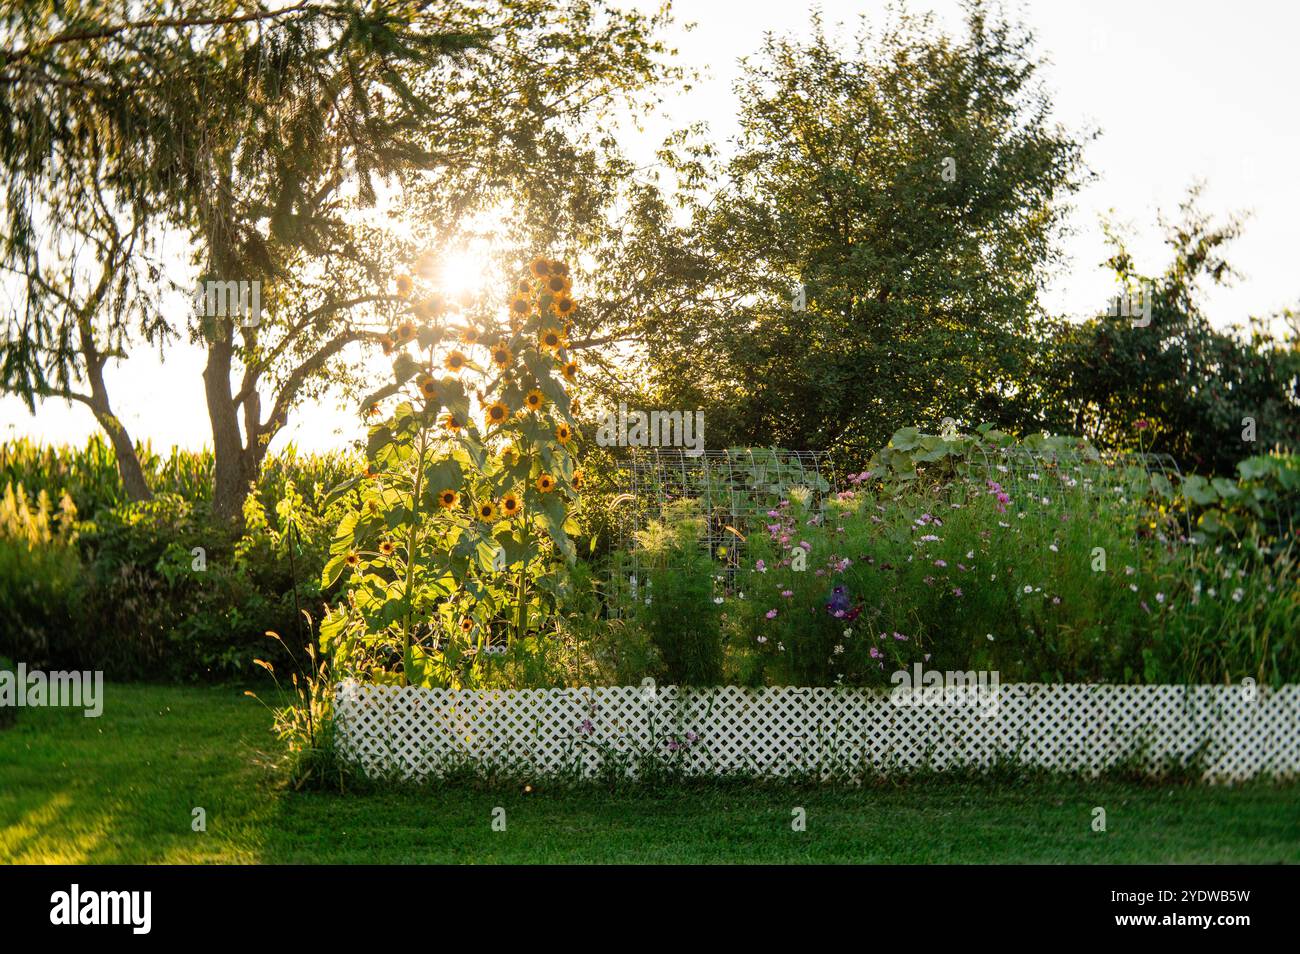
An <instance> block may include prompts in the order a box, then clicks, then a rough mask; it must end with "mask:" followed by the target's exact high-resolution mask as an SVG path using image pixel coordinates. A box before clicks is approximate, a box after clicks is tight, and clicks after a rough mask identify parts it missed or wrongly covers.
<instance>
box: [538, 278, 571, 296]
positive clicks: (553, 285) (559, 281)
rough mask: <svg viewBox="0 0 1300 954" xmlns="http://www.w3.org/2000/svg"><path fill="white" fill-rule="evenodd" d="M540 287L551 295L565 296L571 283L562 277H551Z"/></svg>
mask: <svg viewBox="0 0 1300 954" xmlns="http://www.w3.org/2000/svg"><path fill="white" fill-rule="evenodd" d="M542 287H543V288H544V289H546V290H547V291H548V292H550V293H551V294H552V295H567V294H569V289H570V288H572V287H573V283H572V282H571V281H569V280H568V279H567V278H565V277H564V276H563V275H552V276H551V277H550V278H548V279H546V281H545V282H544V283H543V284H542Z"/></svg>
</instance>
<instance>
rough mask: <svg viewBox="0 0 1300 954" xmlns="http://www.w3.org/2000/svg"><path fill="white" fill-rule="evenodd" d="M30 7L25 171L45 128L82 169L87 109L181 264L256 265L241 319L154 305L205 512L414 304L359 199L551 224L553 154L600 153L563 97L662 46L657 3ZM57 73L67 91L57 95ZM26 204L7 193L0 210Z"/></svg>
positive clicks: (639, 75) (629, 69) (577, 94)
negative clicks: (117, 17)
mask: <svg viewBox="0 0 1300 954" xmlns="http://www.w3.org/2000/svg"><path fill="white" fill-rule="evenodd" d="M46 14H47V15H46V17H45V18H44V19H40V18H35V19H33V18H23V19H22V23H23V25H24V27H25V28H26V30H27V31H28V32H29V33H32V32H34V33H36V34H37V35H35V36H32V37H29V38H28V39H27V40H26V42H25V43H24V44H23V45H21V46H18V47H15V48H13V49H10V50H8V51H6V52H5V53H4V54H3V56H4V59H3V61H2V62H0V78H3V79H4V80H5V81H6V83H5V88H6V89H8V90H10V98H11V99H12V100H14V101H18V100H19V99H21V97H22V96H30V95H32V93H31V91H33V90H34V91H35V95H36V96H37V97H38V98H41V99H42V102H41V108H42V109H43V110H44V111H46V112H47V113H48V114H49V115H52V116H54V117H56V118H55V120H54V122H53V123H52V124H51V125H52V127H53V128H52V130H50V131H49V132H42V130H40V129H39V128H37V124H35V123H34V122H33V121H32V119H31V116H30V113H18V112H17V111H15V113H14V114H13V115H14V116H15V117H16V118H14V119H13V125H12V126H11V134H12V140H13V142H15V143H16V144H17V145H16V147H15V148H14V149H13V150H12V151H11V154H10V156H9V160H8V161H9V162H10V164H11V168H14V169H17V170H20V171H21V172H22V173H23V174H24V175H25V176H28V177H31V176H33V175H43V176H44V184H45V186H46V187H48V186H49V184H50V183H51V182H52V181H53V180H54V176H53V175H52V174H51V173H50V171H49V170H48V168H47V167H44V166H41V165H40V163H39V162H34V161H32V156H34V155H35V154H36V153H38V152H39V150H41V149H42V148H43V144H44V141H45V140H44V139H43V135H51V134H52V135H54V136H55V137H57V138H58V139H59V140H60V144H61V145H63V146H65V147H66V149H65V150H63V151H60V152H59V153H57V157H58V161H60V162H66V163H67V164H68V165H69V168H70V170H71V171H69V172H68V173H67V175H69V176H72V175H75V174H78V173H80V174H81V175H85V176H90V175H93V171H94V168H95V163H96V162H97V161H102V156H101V155H100V154H99V153H98V152H96V151H95V150H92V149H90V148H89V147H88V146H87V145H86V144H84V143H83V142H81V141H80V140H79V139H78V138H77V134H76V130H77V129H78V128H84V127H96V128H98V127H103V128H106V129H107V130H109V131H110V134H111V137H110V138H108V139H107V141H106V142H101V143H100V144H99V147H98V148H99V149H100V150H104V149H107V150H109V152H110V156H111V160H112V161H115V162H116V163H117V164H118V172H117V176H116V179H117V181H120V182H121V188H119V190H118V197H119V200H120V201H121V202H122V203H123V204H124V205H125V206H126V207H127V208H130V209H131V210H133V211H136V212H140V211H142V210H143V212H144V214H145V218H146V220H147V222H148V226H149V228H150V229H151V230H152V231H153V234H155V235H156V234H160V233H161V232H163V231H165V230H173V231H178V232H180V233H181V234H182V235H184V236H186V237H187V238H188V239H189V241H190V242H191V245H192V262H193V271H194V272H197V275H196V277H197V280H198V282H199V283H201V284H202V283H208V282H218V283H228V282H248V283H250V285H249V287H252V284H251V283H254V282H257V283H259V286H258V287H261V288H263V291H264V294H263V296H262V298H263V305H264V311H263V315H262V317H261V320H260V321H258V322H256V323H252V322H249V321H246V320H238V319H239V316H237V315H232V314H228V313H226V312H224V311H221V312H219V313H218V314H201V315H198V316H192V317H191V318H190V319H189V320H187V321H186V322H185V323H183V324H182V323H180V322H176V321H174V320H173V321H172V322H169V324H168V328H167V331H168V332H169V333H172V334H176V333H182V332H188V333H189V334H190V335H191V337H192V338H194V339H195V340H199V341H202V342H203V344H204V347H205V348H206V351H207V362H206V367H205V369H204V373H203V379H204V390H205V396H206V401H207V408H208V414H209V417H210V422H211V427H212V435H213V448H214V452H215V461H216V476H215V482H216V483H215V488H214V495H213V501H214V510H215V512H216V513H217V514H218V515H219V516H222V517H234V516H235V515H237V513H238V510H239V506H240V502H241V501H242V498H243V494H244V491H245V490H246V488H247V485H248V482H249V481H250V480H251V479H253V477H255V475H256V473H257V469H258V467H259V466H260V463H261V461H262V458H263V456H264V455H265V453H266V449H267V446H268V444H269V442H270V440H271V439H272V438H273V437H274V436H275V434H276V433H278V432H279V430H280V429H281V428H283V427H284V425H285V423H286V422H287V420H288V416H289V414H290V412H291V411H292V409H293V407H294V406H295V405H296V404H297V403H298V402H299V401H301V400H302V399H303V398H304V397H305V396H306V395H308V394H310V393H313V389H315V390H319V389H320V388H321V387H323V386H324V384H325V383H326V382H327V381H329V380H330V379H331V377H335V376H339V375H342V374H343V373H344V371H345V358H348V359H351V360H355V359H356V358H357V356H358V352H357V350H356V349H355V348H354V347H353V346H355V345H357V344H359V343H364V342H367V341H368V342H371V343H372V344H374V343H378V342H379V341H381V340H382V339H383V337H384V334H385V331H386V329H390V328H392V327H393V326H394V325H395V324H396V322H397V320H398V319H399V317H400V316H410V317H413V318H415V319H416V320H420V321H427V320H428V319H430V318H431V317H433V313H434V311H435V310H436V308H437V305H436V303H435V302H433V301H431V300H428V299H415V300H411V299H408V297H407V295H406V294H405V293H403V292H402V291H401V290H399V289H397V288H395V287H394V285H393V282H392V279H393V277H394V276H395V275H397V274H399V273H401V272H403V271H405V270H407V268H409V267H410V266H411V265H412V264H413V262H414V260H415V259H416V251H417V250H416V249H415V248H414V246H413V243H412V242H410V241H403V240H402V239H401V237H400V235H399V234H398V233H397V230H394V229H392V228H390V224H391V223H389V222H388V221H386V220H384V218H382V217H379V216H377V215H376V212H382V209H383V200H385V199H386V200H389V201H391V202H392V203H395V204H397V205H398V206H400V205H401V204H402V203H403V202H407V201H409V202H411V203H413V205H414V206H415V207H416V208H417V209H418V210H419V212H420V213H421V214H422V215H427V216H428V217H429V218H430V219H431V220H432V221H433V222H435V223H439V224H444V225H446V226H447V228H448V230H449V232H450V231H454V229H455V223H456V222H457V221H458V219H459V218H460V217H463V216H464V215H466V214H468V213H470V212H472V211H474V210H481V209H484V208H489V207H492V206H494V205H496V204H497V203H500V202H501V201H503V200H504V199H507V198H510V199H513V200H514V202H515V203H516V205H517V206H518V207H519V209H520V211H519V212H518V213H517V214H518V215H519V217H520V220H521V223H523V224H530V223H531V224H533V225H536V224H538V223H539V221H540V220H541V219H542V218H543V217H550V219H551V221H550V223H549V224H550V226H551V233H550V234H554V233H555V232H560V233H562V232H563V230H564V229H565V228H566V227H568V226H570V225H572V224H573V223H575V222H577V221H578V220H580V219H581V218H582V217H583V216H586V215H590V214H591V205H590V204H589V203H587V202H586V201H585V197H586V195H587V191H586V189H585V184H584V182H583V181H575V176H580V175H583V174H587V173H590V175H591V177H592V179H593V180H594V184H593V186H592V190H593V192H595V193H599V191H600V189H601V188H603V186H602V185H601V181H600V180H601V177H602V176H608V175H610V174H611V173H610V167H609V166H607V165H605V164H602V163H601V162H600V161H599V158H598V156H597V154H598V153H599V151H600V150H601V148H603V147H605V146H607V145H608V143H607V142H606V141H604V140H603V139H602V136H601V126H600V124H599V123H594V124H590V125H589V127H588V128H587V130H586V131H583V129H581V128H579V120H587V119H589V118H590V117H591V115H592V114H593V113H595V112H597V111H599V110H601V109H602V108H605V107H607V106H608V105H609V104H610V103H611V102H612V101H613V100H615V99H617V98H618V97H620V96H631V95H633V94H635V93H636V92H637V91H639V90H641V89H642V88H644V87H646V86H648V85H651V84H653V82H655V81H656V80H657V79H658V78H660V76H661V75H662V67H661V66H660V64H659V55H660V54H661V53H663V52H664V50H663V48H662V46H661V45H660V44H658V43H657V42H656V41H654V40H653V38H652V34H653V33H654V32H655V30H656V29H657V28H658V27H659V25H660V24H661V23H662V16H660V17H654V18H645V17H642V16H640V15H638V14H631V13H622V12H618V11H610V10H607V9H606V8H605V7H604V6H603V4H602V3H600V2H599V0H567V2H554V3H550V2H547V3H533V2H525V0H494V2H489V3H486V4H481V5H477V6H467V5H463V4H459V3H455V2H451V0H443V2H433V3H427V2H419V3H417V2H384V3H378V4H374V3H370V4H364V5H363V4H360V3H352V2H345V3H340V4H330V5H324V4H313V3H299V4H295V5H292V6H289V7H285V8H282V9H281V10H278V11H265V10H262V9H260V8H258V7H254V6H251V5H245V4H242V3H236V2H232V0H210V2H207V3H200V4H195V3H186V4H179V5H176V4H169V3H155V4H151V5H149V14H150V15H145V16H141V17H140V18H137V19H136V20H134V21H132V22H130V23H115V22H108V21H105V20H103V19H102V16H103V15H102V14H95V13H93V12H91V11H89V10H83V9H80V8H78V11H77V15H76V16H75V17H72V18H71V21H73V22H70V23H69V22H60V23H56V22H55V20H56V19H57V18H55V17H54V16H53V14H52V11H46ZM68 77H72V80H71V82H74V83H76V84H83V85H85V86H87V87H88V89H89V90H90V95H81V96H73V95H71V94H70V93H69V92H68V91H67V86H66V84H67V82H69V80H68V79H67V78H68ZM33 167H37V168H35V169H34V168H33ZM566 196H568V198H566ZM20 198H21V197H20ZM29 213H30V206H23V205H22V204H21V202H20V203H19V205H18V207H17V209H11V210H10V215H9V219H10V224H11V226H14V225H21V219H22V216H23V215H24V214H27V215H29ZM29 217H30V216H29ZM11 231H16V229H13V228H11ZM446 237H447V236H446V235H445V234H444V235H442V236H439V237H438V238H439V239H440V240H445V239H446ZM177 284H178V285H179V286H180V287H183V288H193V287H194V283H193V282H178V283H177ZM30 288H31V285H30V283H29V289H30ZM36 291H37V292H38V293H39V291H40V290H39V288H38V289H36ZM245 317H246V316H245ZM17 354H18V357H19V358H22V357H24V354H23V353H22V352H21V350H19V351H18V352H17ZM16 360H17V359H16ZM14 381H15V382H17V386H18V387H22V386H23V384H24V380H23V378H22V376H21V375H16V376H15V378H14ZM264 407H265V409H264Z"/></svg>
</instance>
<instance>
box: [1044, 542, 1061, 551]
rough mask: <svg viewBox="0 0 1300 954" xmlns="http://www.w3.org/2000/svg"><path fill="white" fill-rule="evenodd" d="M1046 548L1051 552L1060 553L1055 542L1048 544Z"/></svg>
mask: <svg viewBox="0 0 1300 954" xmlns="http://www.w3.org/2000/svg"><path fill="white" fill-rule="evenodd" d="M1047 549H1049V550H1051V551H1052V552H1053V553H1060V552H1061V551H1060V549H1059V548H1058V547H1057V546H1056V544H1055V543H1052V544H1049V545H1048V547H1047Z"/></svg>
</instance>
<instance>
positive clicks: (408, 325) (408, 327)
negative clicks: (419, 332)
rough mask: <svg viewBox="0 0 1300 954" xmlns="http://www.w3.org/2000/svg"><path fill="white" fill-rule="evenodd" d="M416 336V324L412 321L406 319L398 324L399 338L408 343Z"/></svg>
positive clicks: (400, 340)
mask: <svg viewBox="0 0 1300 954" xmlns="http://www.w3.org/2000/svg"><path fill="white" fill-rule="evenodd" d="M414 337H415V325H414V323H412V322H409V321H404V322H402V323H401V324H400V325H398V326H397V340H398V341H399V342H401V343H402V344H406V343H407V342H408V341H410V340H411V339H412V338H414Z"/></svg>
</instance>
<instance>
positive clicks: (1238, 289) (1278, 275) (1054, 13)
mask: <svg viewBox="0 0 1300 954" xmlns="http://www.w3.org/2000/svg"><path fill="white" fill-rule="evenodd" d="M654 5H655V4H653V3H651V2H644V3H641V4H640V6H643V7H645V8H647V9H648V8H651V7H653V6H654ZM821 6H822V10H823V14H824V20H825V22H826V23H827V24H832V25H833V24H835V23H837V22H843V23H845V25H846V27H847V31H848V32H851V31H852V30H853V29H855V28H856V18H857V16H858V15H859V14H860V13H866V14H868V16H869V17H870V19H871V20H872V22H879V17H880V16H881V15H883V12H884V10H885V8H886V5H885V3H884V2H883V0H868V2H856V3H854V2H848V0H825V2H823V3H822V5H821ZM912 9H913V11H914V12H918V13H919V12H923V11H925V10H932V11H933V12H934V13H935V14H936V16H937V18H938V19H939V21H940V23H941V24H943V25H945V26H946V27H947V28H948V29H949V30H951V31H954V32H955V31H957V30H958V29H959V28H960V25H961V20H962V15H961V7H960V4H959V3H958V2H956V0H920V2H915V3H913V4H912ZM1009 9H1010V10H1011V11H1012V14H1013V16H1014V17H1016V18H1018V19H1020V20H1021V21H1023V22H1024V23H1025V24H1026V25H1028V26H1029V27H1030V28H1031V29H1032V30H1033V31H1034V32H1035V33H1036V34H1037V39H1038V50H1039V51H1040V53H1042V54H1043V55H1045V56H1046V57H1047V58H1048V59H1049V60H1050V63H1049V65H1048V68H1047V70H1046V72H1045V75H1044V76H1043V80H1044V82H1045V83H1046V84H1047V86H1048V89H1049V90H1050V92H1051V94H1052V96H1053V99H1054V103H1055V108H1056V116H1057V118H1058V119H1059V120H1060V121H1062V122H1063V123H1065V124H1066V125H1067V126H1069V127H1071V128H1073V129H1075V130H1081V129H1083V128H1085V127H1096V128H1099V129H1100V131H1101V137H1100V138H1099V139H1097V140H1095V141H1094V142H1093V143H1092V144H1091V145H1090V146H1089V148H1088V151H1087V153H1086V154H1085V159H1086V161H1087V163H1088V165H1089V167H1090V168H1091V169H1092V170H1093V171H1094V172H1096V173H1097V174H1098V179H1097V181H1096V182H1094V183H1093V184H1092V185H1091V186H1089V187H1088V188H1087V189H1086V190H1085V191H1084V192H1082V193H1080V194H1079V195H1078V196H1077V197H1076V202H1075V205H1076V210H1075V212H1074V214H1073V216H1072V219H1071V227H1072V229H1073V231H1074V234H1073V235H1072V236H1070V237H1069V238H1067V240H1066V243H1065V249H1066V252H1067V254H1068V260H1067V264H1066V267H1065V268H1064V269H1063V272H1062V275H1061V276H1060V278H1059V279H1058V280H1057V281H1056V283H1055V284H1054V286H1053V287H1052V288H1051V290H1050V292H1049V294H1048V297H1047V300H1046V304H1047V306H1048V307H1049V310H1051V311H1054V312H1057V313H1064V314H1075V315H1082V314H1084V313H1091V312H1095V311H1096V310H1097V309H1098V308H1099V307H1100V305H1099V303H1103V302H1104V301H1105V300H1106V298H1107V296H1108V295H1110V294H1112V293H1113V289H1112V288H1111V284H1110V279H1109V278H1108V276H1107V274H1106V273H1105V271H1104V270H1103V269H1102V268H1101V267H1100V263H1101V262H1102V260H1103V259H1104V258H1105V246H1104V243H1103V241H1102V237H1101V231H1100V229H1099V227H1098V222H1099V220H1100V217H1101V215H1103V214H1105V213H1107V212H1108V211H1109V210H1112V209H1114V210H1117V211H1118V213H1119V215H1120V220H1121V221H1123V222H1126V223H1128V224H1129V225H1131V226H1132V227H1133V229H1134V232H1133V233H1132V236H1131V238H1132V242H1131V248H1132V250H1133V251H1134V253H1135V254H1136V256H1137V260H1138V264H1139V267H1141V268H1144V269H1147V270H1149V271H1155V270H1157V269H1158V268H1160V267H1162V266H1163V265H1164V264H1165V261H1166V256H1165V251H1164V249H1163V248H1162V246H1161V243H1160V236H1159V232H1158V229H1157V227H1156V223H1155V213H1156V210H1157V209H1158V208H1160V209H1164V210H1165V211H1166V212H1167V213H1168V214H1174V213H1176V211H1177V205H1178V202H1179V200H1180V199H1181V198H1182V197H1183V195H1184V193H1185V191H1186V188H1187V186H1188V185H1189V184H1190V183H1191V182H1192V181H1193V180H1194V179H1196V178H1201V179H1204V180H1205V182H1206V189H1205V192H1204V194H1203V198H1202V207H1203V208H1204V209H1205V210H1207V211H1209V212H1211V213H1214V214H1222V213H1226V212H1228V211H1239V212H1248V213H1250V218H1249V219H1248V220H1247V222H1246V230H1245V233H1244V235H1243V236H1242V238H1241V239H1239V240H1238V242H1237V243H1236V244H1235V245H1234V246H1233V247H1232V250H1231V255H1230V260H1231V261H1232V262H1233V263H1234V264H1235V265H1236V266H1237V268H1238V269H1239V270H1240V271H1241V272H1243V274H1244V276H1245V277H1244V279H1243V280H1242V281H1241V282H1239V283H1238V284H1237V285H1236V286H1235V287H1233V288H1230V289H1224V290H1219V291H1217V292H1216V293H1214V294H1213V295H1211V297H1210V299H1209V313H1210V315H1211V317H1212V318H1213V319H1214V321H1215V323H1216V324H1220V325H1226V324H1231V323H1236V322H1241V321H1244V320H1245V319H1246V317H1247V316H1249V315H1251V314H1260V315H1263V314H1267V313H1269V312H1272V311H1274V310H1277V309H1280V308H1282V307H1284V306H1287V305H1295V304H1297V302H1300V275H1297V273H1296V270H1295V268H1294V263H1295V262H1296V260H1297V250H1300V178H1298V177H1297V172H1296V170H1295V168H1294V162H1295V161H1296V159H1297V157H1300V109H1297V106H1296V103H1295V102H1294V98H1295V96H1296V94H1297V92H1298V91H1300V83H1297V82H1296V79H1295V67H1296V53H1295V48H1294V44H1295V37H1296V36H1297V35H1300V4H1294V3H1291V2H1286V0H1236V2H1234V3H1232V4H1224V3H1222V2H1221V0H1216V2H1210V0H1125V2H1121V0H1089V2H1088V3H1086V4H1083V3H1073V2H1062V0H1028V2H1024V3H1020V4H1010V5H1009ZM808 11H809V8H808V7H806V6H804V5H801V4H798V3H794V2H790V0H680V2H679V3H678V4H677V6H676V16H677V18H678V21H679V27H678V28H677V29H675V30H674V31H673V34H672V35H671V37H670V39H671V41H672V43H673V44H674V45H675V46H677V48H678V50H679V52H680V57H679V62H681V63H683V64H686V65H690V66H696V67H703V68H704V69H706V71H707V77H706V78H705V79H704V81H703V82H701V83H699V84H697V86H696V87H695V89H694V90H693V91H692V92H691V93H689V94H687V95H677V96H674V95H672V94H670V95H669V96H668V98H667V100H666V102H665V104H664V112H665V116H664V117H663V118H662V119H659V120H657V121H656V122H655V123H653V124H651V125H650V127H649V128H648V129H647V133H646V136H645V137H642V138H639V139H638V140H637V141H635V142H629V143H628V148H629V150H630V151H632V152H633V154H634V155H644V154H645V153H643V150H645V149H647V148H649V147H651V146H652V145H653V144H654V143H655V142H657V140H658V139H659V138H661V137H662V135H663V133H665V132H667V131H668V130H669V129H672V128H674V127H680V126H684V125H686V124H688V123H691V122H695V121H699V120H705V121H708V122H709V123H710V125H711V127H712V133H713V137H714V139H715V141H719V142H721V141H725V140H726V139H727V138H729V137H730V136H731V135H732V134H733V133H734V131H735V99H734V96H733V94H732V89H731V88H732V83H733V81H734V80H735V78H736V76H737V74H738V68H737V63H736V61H737V59H738V58H739V57H741V56H744V55H747V54H752V53H755V52H756V51H757V50H758V48H759V45H760V43H761V42H762V37H763V34H764V32H767V31H772V32H776V33H793V34H801V33H804V32H806V30H807V25H808ZM689 21H694V22H695V23H696V24H697V26H696V28H695V29H694V30H693V31H690V32H684V31H682V30H681V29H680V24H681V23H682V22H689ZM202 367H203V358H202V355H201V353H200V352H198V351H197V350H195V349H193V348H188V347H176V348H173V349H171V350H170V351H169V352H168V353H167V358H166V362H165V363H163V362H160V361H159V360H158V358H157V355H156V354H153V355H150V354H146V353H144V352H140V353H138V354H137V355H136V356H135V357H133V358H132V359H131V360H130V361H128V362H125V363H123V364H121V365H119V366H117V367H114V368H110V369H109V372H108V385H109V390H110V395H111V398H112V400H113V402H114V406H115V409H116V411H117V413H118V415H119V416H120V417H121V418H122V419H123V421H124V422H125V423H126V425H127V427H128V428H129V430H130V432H131V434H132V436H133V437H134V438H135V439H137V440H144V439H149V440H151V441H152V443H153V446H154V448H155V449H156V450H161V449H164V448H167V447H170V446H171V445H173V444H179V445H182V446H186V447H199V446H203V445H205V444H210V442H211V434H210V432H209V430H208V419H207V414H206V411H205V408H204V405H203V394H202V380H201V378H200V372H201V371H202ZM355 421H356V416H355V412H354V411H353V410H352V409H350V408H349V409H346V410H341V409H338V408H336V407H334V402H332V401H326V402H324V403H322V404H320V405H316V406H310V407H304V408H301V409H300V410H298V411H297V412H295V414H294V415H293V416H292V417H291V420H290V425H289V427H288V428H286V429H285V431H283V432H282V433H281V434H280V435H279V437H278V438H277V439H276V441H275V443H274V444H273V445H272V446H273V449H278V448H281V447H283V446H284V445H285V444H286V443H287V442H288V441H290V440H292V441H294V442H295V443H297V444H298V446H299V447H300V448H303V449H305V450H318V449H327V448H330V447H337V446H339V445H340V443H341V442H342V441H343V440H344V439H347V438H351V437H354V436H357V435H358V433H359V429H358V427H357V425H356V424H355ZM96 429H97V428H96V425H95V422H94V419H93V417H92V416H91V414H90V412H89V410H88V409H86V408H84V407H81V406H74V407H71V408H69V407H67V406H65V405H63V404H62V403H61V402H45V403H44V404H41V405H38V411H37V415H36V416H35V417H33V416H31V415H29V414H28V413H27V410H26V408H25V407H24V406H23V405H22V404H21V402H20V401H19V400H18V399H16V398H13V397H4V398H0V437H3V436H11V435H17V434H27V435H30V436H33V437H36V438H39V439H41V440H45V441H54V442H60V441H72V442H80V441H83V440H84V439H85V438H86V437H87V436H88V435H89V434H90V433H92V432H94V431H95V430H96Z"/></svg>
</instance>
